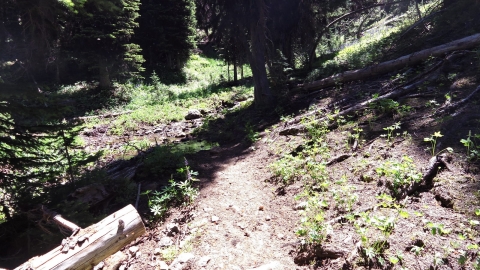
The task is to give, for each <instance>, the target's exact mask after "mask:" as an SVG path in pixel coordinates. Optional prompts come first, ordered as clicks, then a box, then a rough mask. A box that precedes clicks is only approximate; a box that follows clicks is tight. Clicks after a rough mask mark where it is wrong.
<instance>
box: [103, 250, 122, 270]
mask: <svg viewBox="0 0 480 270" xmlns="http://www.w3.org/2000/svg"><path fill="white" fill-rule="evenodd" d="M127 259H128V257H127V255H126V254H125V253H123V252H121V251H118V252H117V253H115V254H113V255H112V256H110V257H108V258H107V259H105V260H104V262H105V267H104V268H103V270H117V269H119V268H120V265H122V262H123V261H126V260H127Z"/></svg>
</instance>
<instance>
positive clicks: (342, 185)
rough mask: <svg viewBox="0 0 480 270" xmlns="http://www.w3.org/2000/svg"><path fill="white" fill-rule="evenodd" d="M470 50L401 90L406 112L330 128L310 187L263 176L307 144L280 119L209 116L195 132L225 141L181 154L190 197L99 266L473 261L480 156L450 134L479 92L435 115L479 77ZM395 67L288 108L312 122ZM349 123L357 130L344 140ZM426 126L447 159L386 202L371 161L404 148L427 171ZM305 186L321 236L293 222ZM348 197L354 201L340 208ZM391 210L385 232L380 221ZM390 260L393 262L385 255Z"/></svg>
mask: <svg viewBox="0 0 480 270" xmlns="http://www.w3.org/2000/svg"><path fill="white" fill-rule="evenodd" d="M468 59H469V58H468V57H465V58H464V59H463V62H462V61H460V62H459V63H460V64H462V65H457V66H455V67H453V68H452V67H448V69H447V70H443V71H441V72H439V73H436V74H434V75H433V76H432V77H430V78H429V80H428V82H429V83H428V84H425V85H423V86H421V87H417V88H416V90H415V91H413V92H411V93H409V95H410V96H407V97H401V98H400V99H399V102H400V104H401V105H408V106H410V108H411V109H410V110H409V111H408V112H405V113H399V112H398V111H394V112H392V111H388V110H386V111H382V110H381V109H379V108H369V110H363V111H360V112H357V114H355V115H352V116H350V117H348V116H347V117H345V119H344V120H345V121H344V122H343V123H340V124H339V125H337V126H336V127H333V128H331V131H330V132H329V133H328V134H327V135H326V136H325V138H324V139H323V140H324V143H325V145H326V146H327V148H328V150H326V151H325V152H324V153H323V154H321V155H320V154H319V155H318V156H316V157H315V162H318V163H321V162H324V164H326V172H327V178H328V181H327V182H328V187H323V188H322V187H318V186H315V185H313V186H312V185H311V180H312V179H311V178H309V176H307V175H297V176H296V177H295V179H294V181H290V182H283V181H281V179H278V178H275V177H274V176H273V174H272V171H271V170H270V169H269V165H270V164H272V163H273V162H274V161H276V160H278V159H279V158H281V157H282V156H284V155H285V154H289V153H291V154H292V155H298V154H299V153H301V151H302V149H304V148H305V147H306V142H307V141H306V140H305V139H306V137H308V136H305V134H298V135H296V136H290V135H288V136H282V135H279V133H280V132H281V131H282V130H283V129H284V128H285V127H288V123H289V119H286V120H285V121H281V122H279V123H276V121H275V120H272V119H269V120H266V119H265V118H268V117H265V116H264V115H261V114H259V113H258V112H255V111H254V110H253V109H247V110H246V111H243V112H240V113H239V114H237V115H235V116H231V115H228V114H227V115H222V116H220V117H219V118H218V119H217V120H213V121H210V123H209V132H210V133H209V134H210V135H211V137H209V136H210V135H208V134H207V135H205V134H200V135H201V136H203V137H201V139H202V140H203V139H206V140H211V138H212V137H215V138H217V137H220V134H223V135H228V136H229V139H228V140H225V141H224V142H220V143H221V144H220V145H221V146H220V147H214V148H213V149H210V150H202V151H200V152H198V153H196V154H193V155H190V156H188V157H187V158H188V162H189V165H190V167H191V168H192V169H193V170H194V171H198V172H199V180H200V181H199V182H198V183H197V187H198V188H199V191H200V194H199V196H198V197H197V198H196V200H195V201H194V203H193V204H192V205H189V206H186V207H179V208H175V209H172V210H171V211H170V212H169V215H168V217H167V218H166V220H164V221H163V222H162V223H155V224H148V221H147V220H145V223H146V224H147V225H148V228H147V233H146V234H145V235H144V236H142V237H140V238H139V239H137V240H136V241H135V242H133V243H131V244H130V245H129V246H127V247H125V248H124V249H123V250H122V251H120V252H119V253H117V254H116V255H114V256H112V257H110V258H109V259H107V260H106V261H105V268H104V269H117V268H118V266H119V265H122V266H121V269H164V268H162V265H163V266H164V265H165V264H169V265H170V269H406V268H408V269H473V264H474V263H475V261H476V260H477V258H478V249H479V247H478V246H479V245H480V238H479V235H478V229H479V228H480V227H479V225H478V220H479V217H478V216H476V215H475V210H476V209H479V208H480V193H479V190H480V184H479V183H480V176H479V175H478V171H479V168H478V160H475V159H473V160H467V158H466V155H465V152H466V149H465V147H463V146H462V144H461V143H460V139H465V138H466V137H467V135H468V134H469V131H471V134H480V122H479V121H478V119H479V118H478V116H479V113H478V112H479V111H480V105H479V104H480V103H479V101H480V99H479V97H480V94H479V95H476V96H474V97H472V99H471V100H470V101H469V102H468V103H467V105H464V106H461V107H460V108H455V110H453V111H447V112H445V113H443V114H440V115H438V114H437V112H439V111H441V109H442V108H448V106H449V104H451V103H454V102H457V101H459V100H462V99H463V98H465V97H467V96H468V95H469V94H470V93H472V91H474V90H475V89H476V87H477V85H478V84H479V83H480V82H479V81H478V79H477V77H476V65H473V64H471V63H470V62H469V60H468ZM412 72H413V71H412V70H409V71H408V73H412ZM419 72H421V70H419ZM451 74H454V75H455V76H453V75H451ZM393 75H394V74H390V75H388V76H385V77H383V78H377V80H374V81H368V82H355V83H352V84H348V85H344V86H343V88H342V89H341V90H339V89H338V88H330V89H325V90H323V91H321V92H319V93H318V94H317V95H316V96H314V95H311V94H306V95H299V96H298V97H296V99H295V100H294V102H292V103H290V104H291V106H292V107H295V108H293V111H295V112H296V115H294V116H293V117H297V118H300V117H302V115H305V114H308V112H307V111H305V110H301V111H300V112H298V110H297V109H298V107H301V108H305V107H307V106H310V107H311V108H316V110H317V113H316V116H315V117H316V118H315V119H319V118H322V117H323V116H324V115H325V114H327V113H330V114H331V113H333V112H334V111H335V110H342V109H346V108H348V107H350V106H353V105H355V104H358V103H360V102H362V101H364V100H367V99H369V98H371V96H372V95H374V94H375V93H379V94H383V93H386V92H388V91H391V89H392V88H394V85H393V84H394V83H395V82H392V80H390V77H391V76H393ZM447 77H451V78H450V79H448V80H446V79H445V78H447ZM447 96H449V97H450V98H447ZM310 115H315V114H311V113H310ZM310 119H311V120H312V119H313V118H310ZM396 122H400V124H399V128H398V129H395V130H394V132H393V133H392V134H391V138H389V140H387V138H386V137H385V135H386V133H387V131H386V130H385V128H387V127H390V126H392V125H394V124H395V123H396ZM246 123H254V127H255V128H256V130H255V131H258V132H259V135H260V138H261V139H260V140H259V141H257V142H256V143H253V144H251V143H248V140H245V138H244V137H245V133H241V132H239V131H240V130H242V131H244V129H245V124H246ZM201 124H202V120H201V119H197V120H189V121H182V122H178V123H171V124H168V125H162V126H155V127H149V126H143V127H139V129H138V130H137V131H132V132H130V133H127V134H125V135H124V136H109V135H108V126H98V127H95V128H93V129H90V130H87V131H86V132H84V133H83V136H84V138H85V141H86V142H87V144H88V147H89V150H96V149H100V148H105V146H106V145H109V147H110V149H119V148H120V147H122V146H125V145H126V144H129V141H130V140H132V139H135V140H140V139H148V140H150V141H152V142H157V143H163V142H172V141H174V142H177V143H181V142H182V141H188V140H196V139H200V138H195V137H193V136H192V134H190V133H191V131H192V130H193V129H194V128H196V127H199V126H200V125H201ZM273 124H275V125H273ZM266 128H269V132H265V129H266ZM358 128H361V129H362V130H361V131H360V132H358ZM356 129H357V131H356ZM356 132H358V138H357V139H355V138H354V137H352V134H355V133H356ZM435 132H440V133H441V134H442V135H443V137H439V138H438V141H437V144H436V150H437V153H438V152H439V151H440V150H442V149H445V148H447V147H452V148H453V150H454V151H453V153H449V154H448V156H445V160H447V163H445V164H446V165H447V166H443V167H441V168H440V167H439V168H437V170H436V171H435V172H434V174H435V177H434V178H433V184H432V185H431V186H427V185H423V186H420V187H419V188H418V189H417V190H415V191H414V192H413V193H412V194H410V195H409V196H406V197H402V198H398V199H397V200H395V201H390V202H388V201H385V200H384V201H382V199H381V198H380V197H379V195H381V194H388V195H391V196H392V197H395V195H396V194H395V192H392V190H391V188H390V185H391V183H390V182H389V181H390V180H388V179H387V177H386V176H382V175H380V174H379V173H378V172H377V171H376V169H377V168H379V167H381V166H383V165H384V164H386V162H387V161H398V162H402V160H404V157H406V156H407V157H408V158H409V159H410V160H412V164H413V165H414V166H415V168H416V171H417V172H419V173H421V174H422V175H425V174H426V169H427V168H428V167H431V166H430V165H429V162H430V160H431V158H432V154H431V151H430V150H425V149H426V148H428V147H429V146H431V145H430V144H429V143H428V142H425V141H424V138H427V137H429V136H431V135H432V134H434V133H435ZM212 134H213V135H212ZM204 137H205V138H204ZM213 141H215V139H214V140H213ZM125 165H128V162H126V163H125ZM291 166H292V167H293V166H294V164H291ZM287 167H288V166H287ZM135 168H136V167H135ZM297 169H302V168H297ZM134 179H135V180H137V181H142V188H143V190H146V189H151V187H152V186H155V185H152V183H155V182H158V179H136V178H134ZM322 189H323V190H322ZM305 190H308V192H310V193H306V192H305ZM314 193H316V194H317V196H318V197H316V199H315V200H317V201H324V202H325V203H326V205H324V206H322V208H323V216H322V217H321V218H322V219H323V221H322V222H324V223H323V224H327V225H330V226H331V231H330V232H329V233H328V235H327V236H326V239H324V240H323V241H322V242H321V243H319V244H317V245H308V244H305V243H302V240H305V239H302V238H299V237H298V236H297V235H296V231H297V230H298V228H299V227H300V225H301V222H300V220H301V219H302V217H305V214H306V212H308V209H307V211H305V210H304V209H305V203H306V202H307V201H308V197H306V196H303V195H305V194H309V195H312V194H314ZM349 198H354V199H352V203H351V205H349V206H348V207H347V204H348V203H347V202H346V201H348V199H349ZM139 212H140V213H141V214H142V215H143V214H146V213H148V207H147V206H146V198H145V197H141V200H140V208H139ZM389 218H391V221H392V222H391V223H390V224H389V226H390V227H389V228H388V229H386V228H385V227H382V226H381V224H379V223H378V221H379V220H387V219H389ZM367 220H370V221H368V222H370V223H368V222H367ZM371 220H374V222H373V223H372V221H371ZM375 222H377V223H375ZM375 224H377V225H375ZM382 228H383V229H382ZM362 230H363V231H364V239H362V237H361V235H360V233H359V232H360V231H362ZM385 232H387V233H385ZM375 246H376V247H377V249H378V250H377V254H375V255H374V256H370V257H369V255H368V254H367V253H366V251H367V250H368V248H369V247H375ZM379 246H380V248H378V247H379ZM394 257H395V258H397V259H398V262H395V263H393V262H392V258H394ZM460 262H462V263H463V265H462V263H460Z"/></svg>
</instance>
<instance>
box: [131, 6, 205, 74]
mask: <svg viewBox="0 0 480 270" xmlns="http://www.w3.org/2000/svg"><path fill="white" fill-rule="evenodd" d="M139 22H140V28H139V29H138V31H136V41H137V42H138V44H140V46H141V47H142V49H143V52H144V56H145V59H146V64H145V66H146V68H147V69H148V70H149V71H156V72H157V73H160V71H165V70H166V71H172V70H174V71H175V70H176V71H178V70H180V69H181V68H182V67H183V66H184V65H185V63H186V62H187V60H188V57H189V55H190V53H191V50H192V49H193V48H194V47H195V33H196V30H195V28H196V19H195V2H194V0H142V5H141V7H140V20H139Z"/></svg>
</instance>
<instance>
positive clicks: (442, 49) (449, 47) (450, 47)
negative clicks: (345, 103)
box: [298, 34, 480, 91]
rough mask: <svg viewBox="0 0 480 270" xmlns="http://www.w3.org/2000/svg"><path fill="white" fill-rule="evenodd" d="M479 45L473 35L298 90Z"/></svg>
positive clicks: (477, 36)
mask: <svg viewBox="0 0 480 270" xmlns="http://www.w3.org/2000/svg"><path fill="white" fill-rule="evenodd" d="M479 45H480V34H475V35H472V36H468V37H465V38H462V39H458V40H455V41H452V42H449V43H447V44H443V45H439V46H436V47H433V48H430V49H425V50H422V51H419V52H415V53H412V54H409V55H405V56H402V57H400V58H397V59H395V60H391V61H387V62H383V63H380V64H378V65H373V66H369V67H366V68H363V69H357V70H351V71H346V72H343V73H339V74H335V75H333V76H330V77H328V78H325V79H322V80H319V81H314V82H311V83H306V84H301V85H298V89H304V90H307V91H313V90H318V89H322V88H326V87H330V86H334V85H336V84H338V83H345V82H351V81H357V80H363V79H366V78H369V77H372V76H376V75H381V74H386V73H389V72H392V71H395V70H398V69H401V68H403V67H406V66H412V65H416V64H418V63H420V62H422V61H424V60H426V59H427V58H429V57H431V56H441V55H443V54H445V53H448V52H452V51H457V50H465V49H470V48H473V47H476V46H479Z"/></svg>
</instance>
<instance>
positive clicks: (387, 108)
mask: <svg viewBox="0 0 480 270" xmlns="http://www.w3.org/2000/svg"><path fill="white" fill-rule="evenodd" d="M374 97H375V96H374ZM376 97H378V96H376ZM369 107H370V108H371V109H374V110H377V111H378V112H380V113H394V112H397V111H398V109H399V107H400V104H399V103H398V102H397V101H395V100H393V99H388V98H387V99H381V100H378V101H376V102H372V103H370V104H369Z"/></svg>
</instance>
